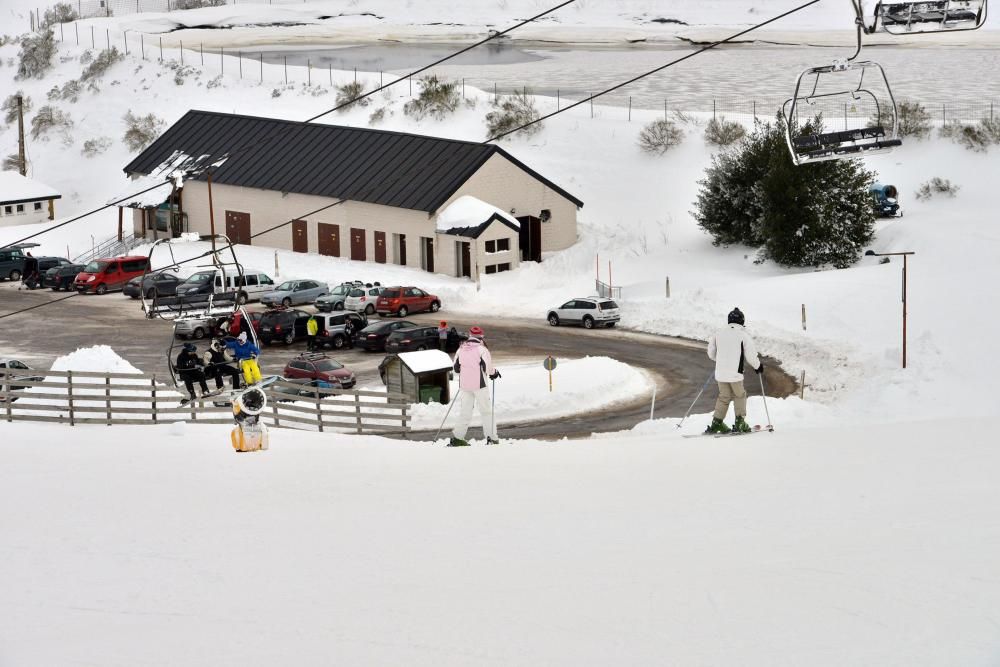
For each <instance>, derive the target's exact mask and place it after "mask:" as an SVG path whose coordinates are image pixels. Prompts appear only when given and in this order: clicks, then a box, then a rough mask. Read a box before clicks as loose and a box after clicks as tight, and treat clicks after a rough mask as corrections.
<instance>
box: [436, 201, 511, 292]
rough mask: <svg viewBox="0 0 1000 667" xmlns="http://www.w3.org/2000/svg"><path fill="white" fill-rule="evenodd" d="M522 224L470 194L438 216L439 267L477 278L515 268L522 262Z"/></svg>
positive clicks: (456, 273) (441, 269)
mask: <svg viewBox="0 0 1000 667" xmlns="http://www.w3.org/2000/svg"><path fill="white" fill-rule="evenodd" d="M520 232H521V227H520V223H518V221H517V218H515V217H514V216H513V215H511V214H510V213H507V212H506V211H502V210H500V209H499V208H497V207H496V206H493V205H491V204H487V203H486V202H484V201H482V200H480V199H476V198H475V197H472V196H469V195H466V196H464V197H459V198H458V199H456V200H455V201H453V202H452V203H451V204H449V205H448V206H447V207H446V208H445V209H443V210H442V211H441V212H440V213H438V216H437V235H438V253H439V257H440V258H441V259H442V260H443V261H441V263H440V264H439V265H438V267H437V268H438V271H441V272H447V273H449V274H450V275H453V276H458V277H462V276H465V277H467V278H474V279H477V278H478V276H479V275H480V274H483V273H501V272H503V271H512V270H514V269H516V268H517V266H518V264H519V263H520V262H521V246H520V243H519V239H520Z"/></svg>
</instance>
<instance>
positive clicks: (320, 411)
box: [316, 387, 323, 433]
mask: <svg viewBox="0 0 1000 667" xmlns="http://www.w3.org/2000/svg"><path fill="white" fill-rule="evenodd" d="M316 423H317V424H319V432H320V433H322V432H323V408H322V406H321V405H320V402H319V388H318V387H317V388H316Z"/></svg>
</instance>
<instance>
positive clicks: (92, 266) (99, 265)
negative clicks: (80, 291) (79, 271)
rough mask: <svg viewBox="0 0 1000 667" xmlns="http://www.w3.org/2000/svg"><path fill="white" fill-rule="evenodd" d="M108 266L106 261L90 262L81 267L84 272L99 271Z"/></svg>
mask: <svg viewBox="0 0 1000 667" xmlns="http://www.w3.org/2000/svg"><path fill="white" fill-rule="evenodd" d="M106 268H108V262H90V263H89V264H87V266H86V267H85V268H84V269H83V272H84V273H100V272H101V271H103V270H104V269H106Z"/></svg>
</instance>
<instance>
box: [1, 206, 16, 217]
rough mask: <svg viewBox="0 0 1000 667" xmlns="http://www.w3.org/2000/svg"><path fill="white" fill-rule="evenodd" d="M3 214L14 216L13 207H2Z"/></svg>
mask: <svg viewBox="0 0 1000 667" xmlns="http://www.w3.org/2000/svg"><path fill="white" fill-rule="evenodd" d="M3 213H4V215H14V207H13V206H4V207H3Z"/></svg>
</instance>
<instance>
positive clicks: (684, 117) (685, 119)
mask: <svg viewBox="0 0 1000 667" xmlns="http://www.w3.org/2000/svg"><path fill="white" fill-rule="evenodd" d="M673 117H674V122H676V123H679V124H681V125H693V126H695V127H701V126H702V121H701V119H699V118H698V117H697V116H693V115H691V114H689V113H685V112H683V111H681V110H680V109H674V111H673Z"/></svg>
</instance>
